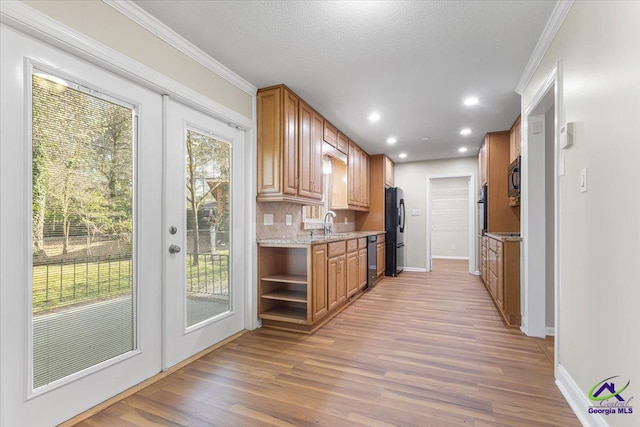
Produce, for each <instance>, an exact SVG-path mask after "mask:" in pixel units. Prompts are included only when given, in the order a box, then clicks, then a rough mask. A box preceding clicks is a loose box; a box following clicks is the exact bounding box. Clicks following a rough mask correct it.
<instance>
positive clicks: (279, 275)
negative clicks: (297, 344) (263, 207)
mask: <svg viewBox="0 0 640 427" xmlns="http://www.w3.org/2000/svg"><path fill="white" fill-rule="evenodd" d="M379 233H380V232H379V231H378V232H355V233H350V234H348V235H345V236H344V237H343V236H338V237H333V236H332V237H330V238H325V237H324V236H318V237H314V238H310V237H305V238H300V239H290V240H287V239H264V240H260V241H259V242H258V245H259V246H258V312H259V317H260V319H262V324H263V326H268V327H273V328H279V329H287V330H293V331H298V332H306V333H311V332H313V331H314V330H316V329H317V328H319V327H321V326H322V325H323V324H324V323H326V322H327V321H329V319H331V318H332V317H333V316H335V315H336V314H338V313H339V312H340V311H341V310H342V309H343V308H344V307H346V306H347V305H348V304H349V303H350V302H352V301H354V300H355V299H357V298H358V297H359V296H360V295H362V291H363V290H365V289H366V285H367V239H366V236H368V235H373V234H379Z"/></svg>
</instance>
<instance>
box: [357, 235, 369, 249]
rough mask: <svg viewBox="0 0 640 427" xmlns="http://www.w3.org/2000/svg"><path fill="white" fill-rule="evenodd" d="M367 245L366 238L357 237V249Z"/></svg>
mask: <svg viewBox="0 0 640 427" xmlns="http://www.w3.org/2000/svg"><path fill="white" fill-rule="evenodd" d="M366 247H367V238H366V237H364V238H362V239H358V249H364V248H366Z"/></svg>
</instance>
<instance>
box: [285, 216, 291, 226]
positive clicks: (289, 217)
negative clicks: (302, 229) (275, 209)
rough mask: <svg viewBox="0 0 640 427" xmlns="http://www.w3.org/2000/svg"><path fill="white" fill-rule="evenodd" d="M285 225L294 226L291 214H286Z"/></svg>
mask: <svg viewBox="0 0 640 427" xmlns="http://www.w3.org/2000/svg"><path fill="white" fill-rule="evenodd" d="M284 223H285V224H286V225H292V224H293V217H292V216H291V215H290V214H286V215H285V216H284Z"/></svg>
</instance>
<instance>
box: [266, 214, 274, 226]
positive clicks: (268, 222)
mask: <svg viewBox="0 0 640 427" xmlns="http://www.w3.org/2000/svg"><path fill="white" fill-rule="evenodd" d="M264 225H273V214H264Z"/></svg>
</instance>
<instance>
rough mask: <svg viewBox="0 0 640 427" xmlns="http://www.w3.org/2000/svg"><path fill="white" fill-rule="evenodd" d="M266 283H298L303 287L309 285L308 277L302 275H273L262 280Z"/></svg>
mask: <svg viewBox="0 0 640 427" xmlns="http://www.w3.org/2000/svg"><path fill="white" fill-rule="evenodd" d="M262 280H264V281H265V282H280V283H298V284H301V285H306V284H307V276H304V275H300V274H272V275H270V276H265V277H263V278H262Z"/></svg>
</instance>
